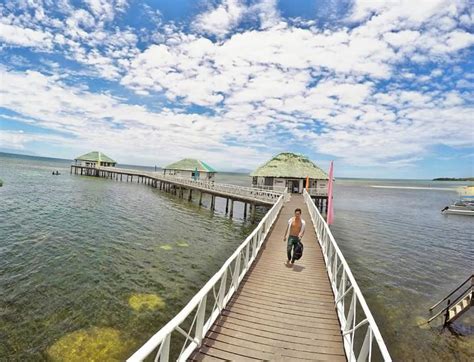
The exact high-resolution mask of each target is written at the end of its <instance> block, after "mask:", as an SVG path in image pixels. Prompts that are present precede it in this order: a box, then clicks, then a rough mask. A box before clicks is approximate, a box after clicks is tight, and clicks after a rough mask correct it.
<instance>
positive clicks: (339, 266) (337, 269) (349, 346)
mask: <svg viewBox="0 0 474 362" xmlns="http://www.w3.org/2000/svg"><path fill="white" fill-rule="evenodd" d="M303 195H304V199H305V202H306V205H307V206H308V210H309V213H310V217H311V220H312V221H313V224H314V228H315V231H316V235H317V237H318V241H319V244H320V246H321V250H322V252H323V256H324V261H325V264H326V269H327V272H328V276H329V280H330V283H331V288H332V291H333V293H334V301H335V303H336V310H337V315H338V318H339V323H340V325H341V332H342V338H343V342H344V350H345V353H346V357H347V359H348V361H349V362H352V361H357V362H358V361H372V360H375V359H376V357H375V354H377V355H378V358H382V359H383V360H384V361H391V360H392V359H391V357H390V354H389V352H388V349H387V347H386V345H385V342H384V340H383V338H382V335H381V334H380V331H379V328H378V326H377V324H376V323H375V320H374V318H373V316H372V313H371V312H370V309H369V307H368V305H367V303H366V301H365V299H364V296H363V295H362V292H361V291H360V289H359V286H358V285H357V282H356V280H355V278H354V276H353V275H352V272H351V269H350V268H349V265H348V264H347V262H346V259H345V258H344V255H342V252H341V250H340V249H339V246H338V245H337V243H336V240H335V239H334V236H333V235H332V233H331V230H330V229H329V226H328V224H327V223H326V221H325V220H324V218H323V217H322V216H321V214H320V212H319V210H318V208H317V207H316V205H315V204H314V203H313V201H312V199H311V196H310V194H309V193H308V192H307V191H306V190H304V191H303ZM364 332H365V334H364ZM374 340H375V343H374ZM374 347H375V348H376V350H374Z"/></svg>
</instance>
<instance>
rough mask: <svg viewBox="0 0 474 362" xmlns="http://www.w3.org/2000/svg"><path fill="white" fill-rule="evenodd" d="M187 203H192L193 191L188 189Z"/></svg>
mask: <svg viewBox="0 0 474 362" xmlns="http://www.w3.org/2000/svg"><path fill="white" fill-rule="evenodd" d="M188 201H193V190H192V189H189V196H188Z"/></svg>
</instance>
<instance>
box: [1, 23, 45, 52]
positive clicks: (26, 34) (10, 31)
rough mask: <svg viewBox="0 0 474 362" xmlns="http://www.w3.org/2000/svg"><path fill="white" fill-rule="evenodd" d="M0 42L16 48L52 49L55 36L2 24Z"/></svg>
mask: <svg viewBox="0 0 474 362" xmlns="http://www.w3.org/2000/svg"><path fill="white" fill-rule="evenodd" d="M0 41H2V42H4V43H8V44H12V45H16V46H23V47H34V48H40V49H46V50H47V49H51V47H52V44H53V36H52V35H51V34H50V33H47V32H44V31H41V30H33V29H28V28H22V27H19V26H16V25H10V24H4V23H2V22H0Z"/></svg>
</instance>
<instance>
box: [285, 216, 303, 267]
mask: <svg viewBox="0 0 474 362" xmlns="http://www.w3.org/2000/svg"><path fill="white" fill-rule="evenodd" d="M305 225H306V222H305V221H304V220H303V219H302V218H301V209H296V210H295V216H294V217H292V218H291V219H290V220H288V228H287V229H286V232H285V236H284V237H283V241H287V240H286V236H287V235H288V233H289V234H290V236H289V237H288V244H287V247H286V253H287V256H288V261H287V262H286V264H287V265H293V263H294V262H295V259H293V258H292V256H291V251H292V250H293V251H294V247H295V245H296V243H297V242H298V241H299V240H300V239H301V238H302V237H303V235H304V227H305Z"/></svg>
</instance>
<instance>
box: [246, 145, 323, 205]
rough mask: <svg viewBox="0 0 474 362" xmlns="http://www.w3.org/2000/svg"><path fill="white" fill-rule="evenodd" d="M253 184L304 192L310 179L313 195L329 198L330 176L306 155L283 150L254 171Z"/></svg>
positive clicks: (311, 193) (310, 190)
mask: <svg viewBox="0 0 474 362" xmlns="http://www.w3.org/2000/svg"><path fill="white" fill-rule="evenodd" d="M250 176H252V184H253V185H254V186H267V187H268V188H275V189H277V188H285V187H288V190H289V191H290V192H292V193H302V192H303V189H304V188H305V187H306V180H307V179H308V180H309V185H308V191H309V193H310V195H311V196H315V197H316V196H317V197H320V198H326V199H327V192H328V190H327V189H328V180H329V177H328V175H327V174H326V172H324V171H323V170H322V169H321V168H319V167H318V166H316V165H315V164H314V163H313V162H311V161H310V160H309V159H308V158H307V157H306V156H303V155H298V154H295V153H290V152H283V153H280V154H278V155H276V156H275V157H273V158H272V159H271V160H270V161H268V162H266V163H265V164H264V165H262V166H260V167H259V168H257V169H256V170H255V171H253V172H252V173H251V174H250Z"/></svg>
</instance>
